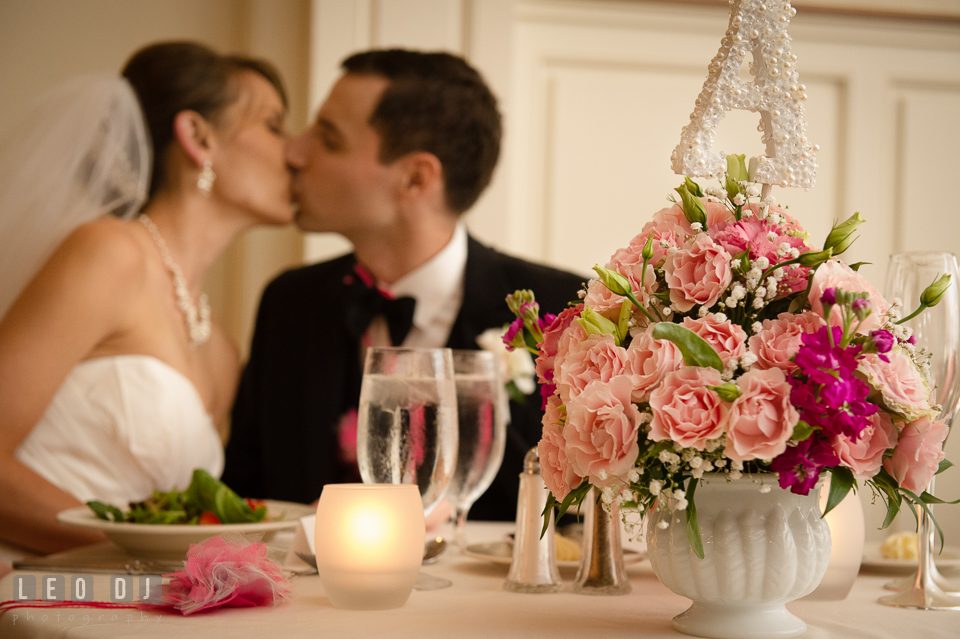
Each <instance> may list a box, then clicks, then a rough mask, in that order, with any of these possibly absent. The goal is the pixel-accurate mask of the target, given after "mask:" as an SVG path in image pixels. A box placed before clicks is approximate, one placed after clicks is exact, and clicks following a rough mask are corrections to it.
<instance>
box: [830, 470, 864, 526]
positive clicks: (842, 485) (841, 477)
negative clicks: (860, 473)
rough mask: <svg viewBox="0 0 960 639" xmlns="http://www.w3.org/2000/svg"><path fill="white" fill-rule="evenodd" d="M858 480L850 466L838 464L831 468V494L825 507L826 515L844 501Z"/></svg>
mask: <svg viewBox="0 0 960 639" xmlns="http://www.w3.org/2000/svg"><path fill="white" fill-rule="evenodd" d="M856 482H857V480H856V479H854V477H853V471H852V470H850V469H849V468H846V467H844V466H837V467H834V468H831V469H830V495H829V496H828V497H827V507H826V508H824V509H823V514H824V516H826V514H827V513H828V512H830V511H831V510H833V509H834V508H836V507H837V506H838V505H839V504H840V502H841V501H843V498H844V497H846V496H847V493H849V492H850V489H851V488H853V487H854V485H855V484H856Z"/></svg>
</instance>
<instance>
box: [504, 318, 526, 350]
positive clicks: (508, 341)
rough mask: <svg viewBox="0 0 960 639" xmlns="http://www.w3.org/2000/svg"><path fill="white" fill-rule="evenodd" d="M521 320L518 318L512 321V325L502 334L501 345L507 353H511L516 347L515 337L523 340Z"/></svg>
mask: <svg viewBox="0 0 960 639" xmlns="http://www.w3.org/2000/svg"><path fill="white" fill-rule="evenodd" d="M522 331H523V318H522V317H518V318H517V319H515V320H513V323H511V324H510V328H508V329H507V332H506V333H504V334H503V343H504V344H505V345H506V346H507V350H508V351H512V350H514V349H515V348H517V347H518V346H520V345H519V344H516V343H515V342H516V341H517V336H518V335H520V339H521V340H522V339H523V334H522Z"/></svg>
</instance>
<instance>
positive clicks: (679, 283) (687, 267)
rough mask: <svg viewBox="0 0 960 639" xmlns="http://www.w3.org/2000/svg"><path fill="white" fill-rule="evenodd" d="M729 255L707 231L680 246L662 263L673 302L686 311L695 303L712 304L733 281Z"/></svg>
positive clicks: (707, 305) (679, 308) (680, 309)
mask: <svg viewBox="0 0 960 639" xmlns="http://www.w3.org/2000/svg"><path fill="white" fill-rule="evenodd" d="M730 259H731V258H730V254H729V253H727V252H726V251H725V250H723V248H722V247H721V246H719V245H718V244H715V243H714V241H713V240H711V239H710V236H708V235H706V234H703V233H701V234H699V235H697V238H696V240H694V241H693V242H692V243H689V244H688V245H686V247H685V248H682V249H677V250H676V251H674V252H673V253H672V254H670V255H668V256H667V259H666V260H664V262H663V271H664V277H665V279H666V282H667V286H669V287H670V301H671V302H672V303H673V305H674V306H675V307H676V308H677V310H679V311H682V312H686V311H689V310H690V309H692V308H693V307H694V305H696V304H700V305H702V306H706V307H710V306H713V305H714V304H715V303H716V302H717V300H719V299H720V296H721V295H722V294H723V292H724V291H725V290H726V288H727V287H728V286H730V282H731V281H733V271H731V270H730Z"/></svg>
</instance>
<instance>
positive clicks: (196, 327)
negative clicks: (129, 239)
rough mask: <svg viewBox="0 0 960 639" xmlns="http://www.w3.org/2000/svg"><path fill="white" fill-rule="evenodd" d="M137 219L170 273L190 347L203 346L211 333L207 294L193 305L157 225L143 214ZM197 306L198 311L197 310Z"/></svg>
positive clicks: (185, 283) (211, 326)
mask: <svg viewBox="0 0 960 639" xmlns="http://www.w3.org/2000/svg"><path fill="white" fill-rule="evenodd" d="M138 219H139V220H140V223H141V224H143V226H144V227H145V228H146V229H147V232H148V233H150V237H152V238H153V241H154V243H156V245H157V248H158V249H159V250H160V258H161V259H162V260H163V265H164V266H165V267H167V270H168V271H170V274H171V275H172V276H173V288H174V291H175V292H176V294H177V306H179V307H180V310H181V311H182V312H183V316H184V317H185V318H186V320H187V331H188V332H189V333H190V347H191V348H196V347H197V346H200V345H201V344H205V343H206V342H207V340H209V339H210V334H211V333H212V332H213V325H212V322H211V321H210V304H209V302H208V301H207V294H206V293H200V297H199V298H198V299H197V303H196V304H194V303H193V300H192V299H191V298H190V291H189V290H188V289H187V281H186V279H184V277H183V271H182V270H180V267H179V266H178V265H177V263H176V262H174V261H173V258H172V257H170V250H169V249H167V243H166V242H164V241H163V237H161V235H160V231H158V230H157V225H156V224H154V223H153V220H151V219H150V218H149V217H147V215H146V214H145V213H144V214H142V215H141V216H140V217H139V218H138ZM198 306H199V310H198V308H197V307H198Z"/></svg>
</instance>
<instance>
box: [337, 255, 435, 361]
mask: <svg viewBox="0 0 960 639" xmlns="http://www.w3.org/2000/svg"><path fill="white" fill-rule="evenodd" d="M361 269H362V267H360V266H359V265H358V266H357V267H356V271H357V273H356V275H354V276H352V277H353V280H354V281H353V283H352V285H351V286H349V287H348V288H347V304H346V320H347V327H348V329H349V330H350V332H351V333H352V334H353V336H354V337H357V338H359V337H361V336H362V335H363V334H364V333H365V332H366V331H367V328H368V327H369V326H370V322H371V321H373V318H374V317H376V316H377V315H383V316H384V318H386V320H387V327H388V328H389V329H390V342H391V343H392V344H393V345H394V346H400V345H401V344H403V340H404V339H406V337H407V333H409V332H410V329H411V328H412V327H413V310H414V308H415V306H416V304H417V300H415V299H413V298H412V297H396V298H391V297H388V296H387V295H385V294H384V293H383V292H382V291H381V290H380V289H378V288H377V287H376V286H372V285H368V284H367V283H366V281H365V280H367V281H369V276H367V275H366V274H365V273H362V272H361Z"/></svg>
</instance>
